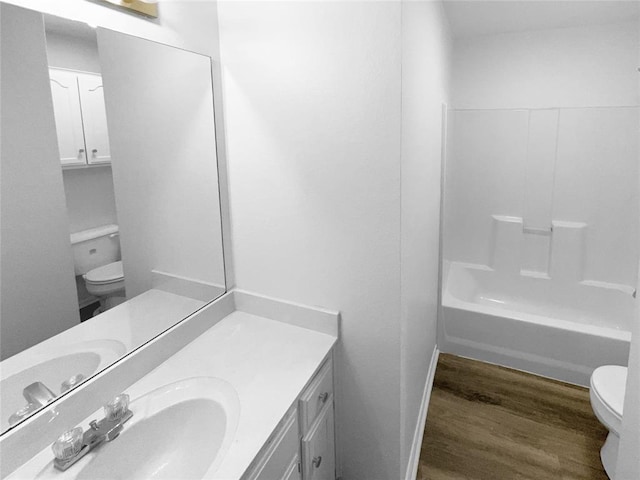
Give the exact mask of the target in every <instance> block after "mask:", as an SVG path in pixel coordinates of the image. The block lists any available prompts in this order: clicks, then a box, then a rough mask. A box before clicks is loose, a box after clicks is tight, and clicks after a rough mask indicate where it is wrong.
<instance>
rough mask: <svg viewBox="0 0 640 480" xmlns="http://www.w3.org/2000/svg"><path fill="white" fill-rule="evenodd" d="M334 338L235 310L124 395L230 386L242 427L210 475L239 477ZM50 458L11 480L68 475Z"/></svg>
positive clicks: (47, 454) (39, 458) (47, 453)
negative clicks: (208, 383) (199, 382)
mask: <svg viewBox="0 0 640 480" xmlns="http://www.w3.org/2000/svg"><path fill="white" fill-rule="evenodd" d="M336 341H337V337H336V336H334V335H329V334H326V333H319V332H318V331H315V330H310V329H306V328H301V327H297V326H293V325H290V324H287V323H284V322H279V321H275V320H269V319H266V318H263V317H259V316H255V315H251V314H248V313H245V312H241V311H236V312H233V313H232V314H230V315H228V316H227V317H225V318H224V319H223V320H221V321H220V322H218V323H217V324H216V325H214V326H213V327H211V328H210V329H209V330H207V331H206V332H205V333H204V334H203V335H201V336H200V337H199V338H197V339H196V340H194V341H193V342H191V343H190V344H189V345H187V346H186V347H185V348H183V349H182V350H180V351H179V352H178V353H176V354H175V355H174V356H172V357H171V358H169V359H168V360H167V361H165V362H164V363H162V364H161V365H159V366H158V367H157V368H156V369H154V370H153V371H152V372H150V373H149V374H148V375H146V376H145V377H143V378H142V379H141V380H140V381H138V382H137V383H135V384H134V385H132V386H131V387H130V388H128V389H127V390H126V393H128V394H129V395H130V396H131V399H132V400H134V399H135V398H137V397H139V396H142V395H144V394H145V393H148V392H150V391H152V390H154V389H156V388H158V387H161V386H164V385H167V384H171V383H173V382H176V381H179V380H183V379H187V378H191V377H198V376H208V377H217V378H220V379H223V380H225V381H226V382H228V383H229V384H231V385H232V386H233V387H234V389H235V390H236V392H237V394H238V397H239V401H240V416H239V420H238V427H237V430H236V433H235V436H234V437H233V441H232V443H231V446H230V447H229V450H228V451H227V453H226V455H225V456H224V458H223V459H222V461H221V463H220V465H219V467H218V468H217V469H216V470H215V471H214V472H213V473H212V474H211V475H208V476H207V478H212V479H217V480H222V479H224V480H231V479H239V478H240V477H241V476H242V474H243V473H244V472H245V470H246V469H247V467H248V466H249V465H250V464H251V462H252V461H253V459H254V458H255V457H256V455H257V454H258V453H259V451H260V449H261V448H262V446H263V445H264V444H265V442H266V441H267V440H268V438H269V436H270V435H271V434H272V433H273V431H274V430H275V428H276V427H277V425H278V423H279V422H280V421H281V420H282V418H283V416H284V415H285V414H286V413H287V411H288V410H289V408H290V407H291V405H292V404H293V402H294V401H295V399H296V398H297V397H298V396H299V395H300V393H301V392H302V390H303V388H304V387H305V385H306V384H307V383H308V382H309V380H310V379H311V377H312V376H313V374H314V373H315V372H316V370H317V369H318V368H319V367H320V365H321V363H322V361H323V359H324V358H325V357H326V356H327V354H328V353H329V352H330V351H331V348H332V347H333V346H334V344H335V342H336ZM108 400H109V399H105V403H106V402H107V401H108ZM102 416H103V414H102V411H98V412H96V413H95V414H94V415H91V416H90V417H89V418H87V419H86V421H85V422H83V423H82V426H83V427H84V428H86V427H87V426H88V422H89V421H90V420H92V419H94V418H102ZM126 428H127V425H126V424H125V431H126ZM61 433H62V432H61ZM167 433H168V434H170V433H171V432H167ZM117 441H118V440H117V439H116V440H114V442H117ZM99 454H100V449H96V451H95V452H91V453H89V454H88V455H87V456H86V457H85V458H83V459H81V460H80V461H79V462H78V463H77V464H76V465H74V466H72V467H71V468H70V469H69V470H68V471H67V472H65V473H67V474H68V473H71V472H72V471H73V470H74V468H76V467H80V468H82V466H81V464H83V463H85V462H89V461H90V460H91V458H92V456H94V455H99ZM141 458H143V456H142V455H141ZM51 460H52V453H51V449H50V448H47V449H45V450H43V451H42V452H40V453H39V454H38V455H36V456H35V457H33V459H32V460H31V461H29V462H27V463H26V464H25V465H23V466H22V467H21V468H19V469H18V470H16V471H15V472H13V474H12V475H11V476H10V477H9V478H14V479H15V478H34V477H36V476H37V477H38V478H61V477H62V476H64V477H65V478H66V475H64V474H61V472H58V471H57V470H55V469H54V468H53V465H52V463H51ZM49 473H50V475H49ZM43 474H45V475H43Z"/></svg>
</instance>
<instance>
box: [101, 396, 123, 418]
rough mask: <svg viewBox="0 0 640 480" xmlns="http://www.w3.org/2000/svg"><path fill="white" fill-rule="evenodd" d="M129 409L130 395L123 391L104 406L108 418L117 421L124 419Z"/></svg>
mask: <svg viewBox="0 0 640 480" xmlns="http://www.w3.org/2000/svg"><path fill="white" fill-rule="evenodd" d="M128 411H129V395H127V394H126V393H121V394H120V395H117V396H116V397H115V398H114V399H113V400H111V401H110V402H109V403H107V404H106V405H105V406H104V416H105V418H106V419H107V420H109V421H111V422H115V421H117V420H120V419H122V418H123V417H124V416H125V414H126V413H127V412H128Z"/></svg>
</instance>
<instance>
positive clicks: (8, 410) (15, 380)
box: [0, 340, 126, 430]
mask: <svg viewBox="0 0 640 480" xmlns="http://www.w3.org/2000/svg"><path fill="white" fill-rule="evenodd" d="M125 353H126V348H125V346H124V345H123V344H122V343H121V342H119V341H117V340H95V341H89V342H81V343H77V344H75V345H71V346H69V347H67V348H66V354H65V355H60V356H56V357H53V358H48V359H47V358H46V357H45V356H44V355H41V356H39V358H38V357H36V358H34V359H32V360H33V363H32V364H31V365H24V366H20V367H22V368H20V367H16V366H15V365H14V366H13V367H14V368H13V370H14V371H15V370H18V371H17V373H14V374H10V373H7V371H6V370H4V369H3V376H5V375H7V378H5V379H3V380H2V381H0V424H1V428H2V430H6V429H7V428H8V427H9V417H10V416H11V415H12V414H13V413H14V412H16V411H17V410H18V409H20V408H22V407H24V406H25V405H26V403H27V401H26V400H25V398H24V397H23V395H22V391H23V389H24V388H25V387H26V386H27V385H30V384H32V383H34V382H42V383H44V384H45V385H46V386H47V387H48V388H49V389H51V390H52V391H53V392H54V393H55V394H56V395H58V394H60V386H61V384H62V382H64V381H65V380H68V379H69V378H71V377H73V376H75V375H78V374H81V375H84V376H85V377H86V378H89V377H91V376H92V375H93V374H94V373H96V372H98V371H99V370H101V369H102V368H104V367H106V366H108V365H110V364H111V363H113V362H114V361H116V360H117V359H118V358H120V357H121V356H122V355H124V354H125Z"/></svg>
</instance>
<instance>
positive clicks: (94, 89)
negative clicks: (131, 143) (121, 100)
mask: <svg viewBox="0 0 640 480" xmlns="http://www.w3.org/2000/svg"><path fill="white" fill-rule="evenodd" d="M77 75H78V88H79V90H80V105H81V107H82V122H83V124H84V138H85V143H86V145H87V159H88V163H90V164H94V163H106V162H110V161H111V152H110V150H109V134H108V133H107V111H106V109H105V106H104V92H103V87H102V77H101V76H100V75H93V74H90V73H78V74H77Z"/></svg>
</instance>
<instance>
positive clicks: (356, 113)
mask: <svg viewBox="0 0 640 480" xmlns="http://www.w3.org/2000/svg"><path fill="white" fill-rule="evenodd" d="M400 8H401V6H400V3H395V2H221V3H220V4H219V18H220V45H221V55H222V62H223V68H224V77H223V78H224V102H225V109H226V116H227V133H228V138H227V146H228V156H229V182H230V196H231V207H232V209H231V216H232V226H233V250H234V261H235V265H236V268H235V274H236V280H237V285H238V287H240V288H242V289H246V290H250V291H256V292H261V293H263V294H267V295H270V296H274V297H280V298H286V299H288V300H292V301H296V302H301V303H306V304H309V305H320V306H325V307H329V308H333V309H339V310H340V311H341V313H342V323H341V335H342V341H341V345H340V346H339V347H338V352H337V362H336V375H337V399H336V406H337V419H336V427H337V438H338V455H339V457H340V459H341V460H340V461H341V463H342V474H343V476H344V478H347V479H357V478H363V479H364V478H366V479H369V480H376V479H379V480H388V479H397V478H399V475H400V472H401V466H400V442H399V439H400V425H401V418H400V410H401V403H400V394H399V392H400V381H401V372H400V328H399V321H400V209H401V203H400V165H399V153H400V141H401V138H400V119H401V117H400V100H401V99H400V87H401V79H400V60H401V37H400V21H401V19H400V15H401V11H400Z"/></svg>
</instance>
